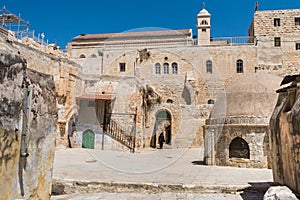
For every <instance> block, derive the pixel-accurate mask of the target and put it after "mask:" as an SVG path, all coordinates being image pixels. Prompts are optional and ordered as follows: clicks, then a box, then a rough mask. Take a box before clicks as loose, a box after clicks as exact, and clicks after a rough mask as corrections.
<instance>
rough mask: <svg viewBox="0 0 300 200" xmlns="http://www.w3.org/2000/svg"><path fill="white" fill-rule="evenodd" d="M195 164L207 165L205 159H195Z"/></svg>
mask: <svg viewBox="0 0 300 200" xmlns="http://www.w3.org/2000/svg"><path fill="white" fill-rule="evenodd" d="M192 164H193V165H205V163H204V161H203V160H195V161H193V162H192Z"/></svg>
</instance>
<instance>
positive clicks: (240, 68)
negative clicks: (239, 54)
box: [236, 59, 244, 73]
mask: <svg viewBox="0 0 300 200" xmlns="http://www.w3.org/2000/svg"><path fill="white" fill-rule="evenodd" d="M236 73H244V66H243V60H241V59H239V60H237V61H236Z"/></svg>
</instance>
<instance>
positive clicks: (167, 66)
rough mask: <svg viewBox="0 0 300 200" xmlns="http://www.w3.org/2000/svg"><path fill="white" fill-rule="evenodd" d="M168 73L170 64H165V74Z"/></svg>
mask: <svg viewBox="0 0 300 200" xmlns="http://www.w3.org/2000/svg"><path fill="white" fill-rule="evenodd" d="M168 73H169V64H168V63H164V74H168Z"/></svg>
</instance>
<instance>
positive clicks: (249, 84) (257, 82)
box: [212, 72, 282, 118]
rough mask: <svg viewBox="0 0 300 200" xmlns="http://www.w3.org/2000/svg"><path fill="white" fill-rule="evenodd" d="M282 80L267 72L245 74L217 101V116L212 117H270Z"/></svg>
mask: <svg viewBox="0 0 300 200" xmlns="http://www.w3.org/2000/svg"><path fill="white" fill-rule="evenodd" d="M281 80H282V78H281V77H279V76H276V75H272V74H269V73H267V72H258V73H254V74H247V75H243V76H242V77H240V78H239V79H238V80H236V81H235V82H233V83H232V84H230V85H229V86H228V87H227V88H226V92H225V95H223V97H221V98H219V99H218V100H217V101H216V104H215V107H214V109H213V110H214V111H213V112H214V115H215V116H212V117H213V118H216V116H217V117H221V116H222V117H225V116H226V117H238V116H252V117H267V118H269V117H270V116H271V114H272V112H273V109H274V107H275V104H276V101H277V93H276V90H277V89H278V87H279V86H280V82H281ZM218 111H219V112H218Z"/></svg>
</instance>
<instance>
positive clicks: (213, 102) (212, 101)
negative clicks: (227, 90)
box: [207, 99, 215, 104]
mask: <svg viewBox="0 0 300 200" xmlns="http://www.w3.org/2000/svg"><path fill="white" fill-rule="evenodd" d="M207 104H215V101H214V100H213V99H210V100H208V101H207Z"/></svg>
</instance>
